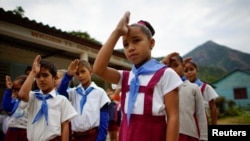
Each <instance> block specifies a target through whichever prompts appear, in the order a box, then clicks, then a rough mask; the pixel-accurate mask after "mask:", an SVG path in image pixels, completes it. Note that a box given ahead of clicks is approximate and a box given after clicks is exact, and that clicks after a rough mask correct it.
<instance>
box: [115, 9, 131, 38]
mask: <svg viewBox="0 0 250 141" xmlns="http://www.w3.org/2000/svg"><path fill="white" fill-rule="evenodd" d="M129 19H130V12H129V11H127V12H125V14H124V15H123V17H122V18H121V20H120V21H119V23H118V25H117V26H116V30H117V31H118V33H120V35H121V36H123V35H126V34H127V33H128V23H129Z"/></svg>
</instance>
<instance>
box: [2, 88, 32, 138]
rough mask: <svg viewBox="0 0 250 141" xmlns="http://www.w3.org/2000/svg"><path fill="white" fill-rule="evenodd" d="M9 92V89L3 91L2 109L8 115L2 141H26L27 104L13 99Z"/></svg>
mask: <svg viewBox="0 0 250 141" xmlns="http://www.w3.org/2000/svg"><path fill="white" fill-rule="evenodd" d="M11 92H12V91H11V90H10V89H9V90H6V91H5V93H4V98H3V103H2V104H3V109H4V110H5V111H6V112H7V113H9V115H10V117H9V119H8V127H7V131H6V134H5V137H4V141H10V140H11V141H28V139H27V131H26V127H27V115H28V112H27V103H26V102H24V101H20V100H19V99H13V98H12V97H11V94H12V93H11ZM20 107H21V108H20Z"/></svg>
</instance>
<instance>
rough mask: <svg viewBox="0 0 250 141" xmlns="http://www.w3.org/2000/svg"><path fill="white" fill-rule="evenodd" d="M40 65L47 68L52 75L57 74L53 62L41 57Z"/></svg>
mask: <svg viewBox="0 0 250 141" xmlns="http://www.w3.org/2000/svg"><path fill="white" fill-rule="evenodd" d="M40 67H41V68H46V69H48V70H49V72H50V73H51V75H52V76H53V77H55V76H56V74H57V67H56V65H55V64H54V63H53V62H50V61H48V60H44V59H42V60H41V61H40Z"/></svg>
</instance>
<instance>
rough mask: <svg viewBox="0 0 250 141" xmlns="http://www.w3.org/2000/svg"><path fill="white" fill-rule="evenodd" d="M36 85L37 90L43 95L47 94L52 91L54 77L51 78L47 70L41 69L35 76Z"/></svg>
mask: <svg viewBox="0 0 250 141" xmlns="http://www.w3.org/2000/svg"><path fill="white" fill-rule="evenodd" d="M36 83H37V86H38V87H39V89H41V90H42V91H43V93H44V94H47V93H49V92H50V91H52V90H53V89H54V86H55V77H53V76H52V74H51V73H50V72H49V69H46V68H43V67H41V68H40V72H39V73H38V74H37V75H36Z"/></svg>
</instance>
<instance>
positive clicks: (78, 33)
mask: <svg viewBox="0 0 250 141" xmlns="http://www.w3.org/2000/svg"><path fill="white" fill-rule="evenodd" d="M68 33H69V34H71V35H73V36H76V37H79V38H83V39H87V40H89V41H91V42H94V43H96V44H99V45H101V42H99V41H97V40H96V39H94V38H91V37H90V35H89V34H88V33H87V32H81V31H70V32H68Z"/></svg>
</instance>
